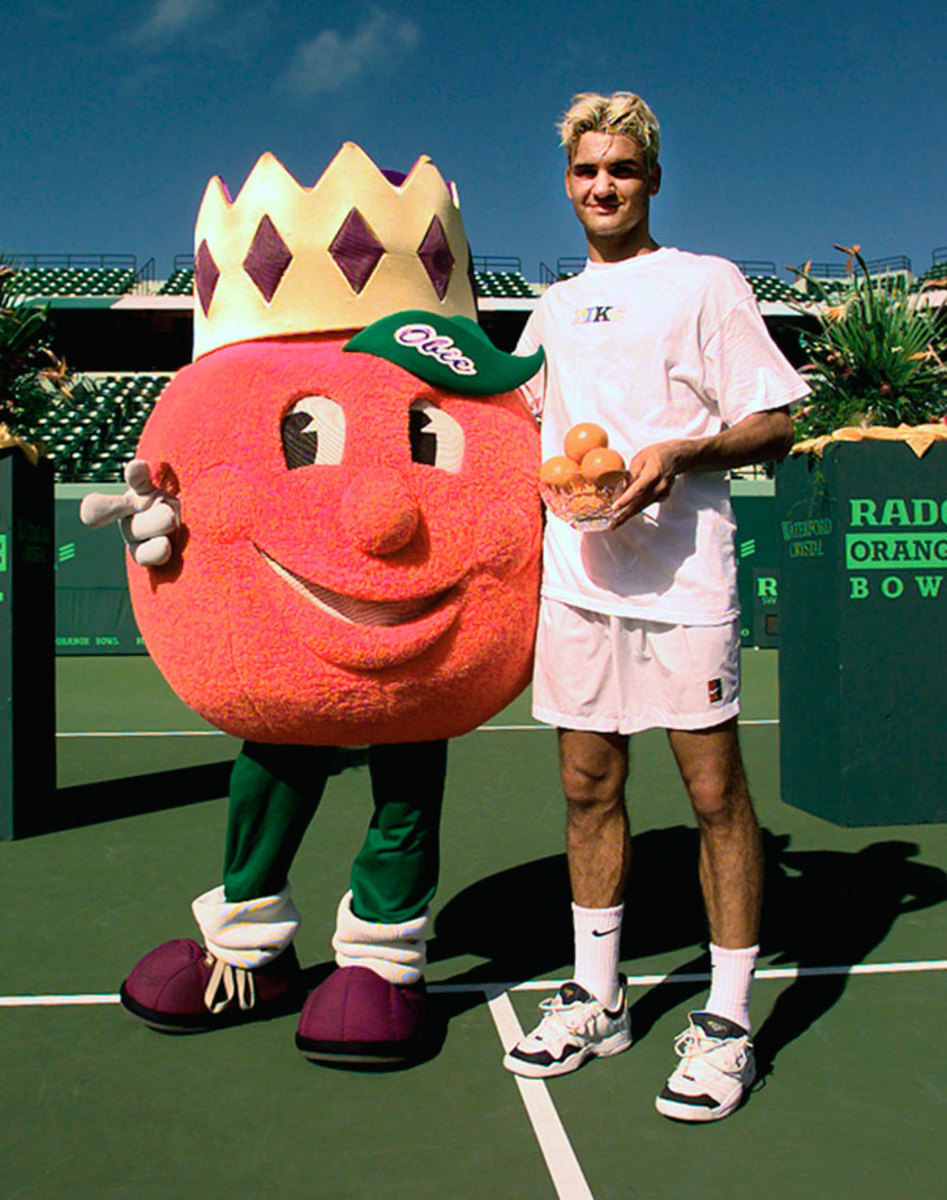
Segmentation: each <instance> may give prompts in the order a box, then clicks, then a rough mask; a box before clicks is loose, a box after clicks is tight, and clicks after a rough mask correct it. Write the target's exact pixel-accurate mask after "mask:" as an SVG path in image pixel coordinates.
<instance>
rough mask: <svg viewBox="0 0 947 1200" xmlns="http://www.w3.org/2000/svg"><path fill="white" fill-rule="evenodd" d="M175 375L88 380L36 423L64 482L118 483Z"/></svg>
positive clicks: (81, 383)
mask: <svg viewBox="0 0 947 1200" xmlns="http://www.w3.org/2000/svg"><path fill="white" fill-rule="evenodd" d="M170 378H171V376H170V375H165V374H161V375H159V374H147V375H145V374H140V375H112V376H100V377H98V378H85V379H83V380H82V381H81V382H80V383H79V384H78V385H77V386H76V387H75V388H74V390H73V395H72V397H71V399H68V400H66V399H63V400H61V401H60V402H59V403H58V404H56V405H55V406H54V407H53V408H51V409H50V410H49V412H47V413H46V415H45V416H44V417H43V418H42V419H41V420H40V421H39V422H38V424H37V427H36V437H37V438H38V439H39V440H40V441H41V442H42V443H43V444H44V445H45V447H46V449H47V451H48V452H49V455H50V458H51V459H52V461H53V466H54V468H55V473H56V479H57V481H58V482H60V483H85V482H94V483H110V482H117V481H120V480H121V478H122V468H123V466H124V465H125V463H126V462H127V461H128V460H129V459H130V458H133V457H134V453H135V447H136V446H137V444H138V439H139V437H140V436H141V430H142V427H143V425H144V423H145V421H146V419H147V417H148V414H149V413H150V412H151V410H152V408H154V405H155V402H156V400H157V399H158V397H159V396H160V395H161V392H162V391H163V390H164V388H165V386H166V385H167V383H168V382H169V380H170Z"/></svg>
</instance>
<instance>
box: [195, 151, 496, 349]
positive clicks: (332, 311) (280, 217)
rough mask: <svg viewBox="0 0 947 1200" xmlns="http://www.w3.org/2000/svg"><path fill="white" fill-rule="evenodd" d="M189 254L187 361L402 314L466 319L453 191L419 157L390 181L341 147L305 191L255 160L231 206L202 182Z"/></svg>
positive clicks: (470, 313) (223, 193)
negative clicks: (191, 297) (191, 296)
mask: <svg viewBox="0 0 947 1200" xmlns="http://www.w3.org/2000/svg"><path fill="white" fill-rule="evenodd" d="M395 179H397V182H396V181H395ZM194 248H195V253H194V293H195V305H194V357H195V358H199V357H200V356H201V355H203V354H208V353H209V352H210V351H211V350H216V349H217V348H218V347H219V346H227V345H231V344H233V343H234V342H243V341H251V340H256V339H258V338H272V337H285V336H287V335H291V334H301V333H315V332H326V331H330V330H336V329H363V328H364V327H365V326H367V325H370V324H372V323H373V322H374V321H377V320H379V319H380V318H382V317H386V316H388V315H389V314H390V313H392V312H398V311H400V310H405V309H423V310H425V311H428V312H435V313H440V314H442V315H443V316H446V317H458V316H464V317H469V318H473V319H476V315H477V311H476V302H475V300H474V293H473V287H472V285H471V281H470V252H469V250H468V247H467V237H466V234H465V233H464V226H463V222H462V220H461V216H460V207H459V202H458V198H457V192H456V189H455V188H454V186H453V184H451V185H450V186H448V185H447V184H446V183H445V182H444V180H443V178H442V177H441V174H440V172H439V171H438V169H437V167H435V166H434V164H433V163H432V162H431V160H430V159H429V158H428V157H427V156H426V155H422V156H421V158H419V159H418V161H417V162H416V163H415V164H414V166H413V167H412V168H411V171H410V172H409V174H408V175H407V176H406V177H404V178H402V177H401V176H397V177H392V176H390V175H388V174H386V173H384V172H382V171H380V170H379V169H378V167H376V166H375V164H374V163H373V162H372V160H371V159H370V158H369V157H368V155H367V154H366V153H365V151H364V150H362V149H361V148H360V147H359V146H356V145H355V143H354V142H346V143H345V144H344V145H343V146H342V149H341V150H340V151H339V152H338V154H337V155H336V156H335V158H334V159H333V160H332V162H331V163H330V164H329V165H328V167H326V169H325V171H324V172H323V173H322V175H321V176H320V178H319V179H318V180H317V181H316V183H315V184H314V185H313V186H312V187H311V188H305V187H302V185H301V184H299V183H298V182H297V180H296V179H294V178H293V176H292V175H291V174H290V172H289V171H287V170H286V168H285V167H284V166H283V164H282V163H281V162H280V161H279V159H277V158H276V157H274V155H272V154H269V153H267V154H264V155H263V156H262V157H261V158H260V159H259V160H258V161H257V163H256V165H255V166H254V168H253V170H252V171H251V172H250V174H249V176H248V177H247V180H246V183H244V185H243V187H242V188H241V189H240V192H239V194H238V195H237V197H236V199H234V200H231V198H230V195H229V194H228V192H227V188H226V186H225V184H224V182H223V180H222V179H221V178H220V177H219V176H215V177H214V178H213V179H212V180H211V181H210V183H208V185H207V190H206V191H205V193H204V199H203V201H202V203H201V208H200V212H199V213H198V215H197V227H196V230H195V234H194Z"/></svg>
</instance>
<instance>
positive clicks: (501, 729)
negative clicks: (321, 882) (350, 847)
mask: <svg viewBox="0 0 947 1200" xmlns="http://www.w3.org/2000/svg"><path fill="white" fill-rule="evenodd" d="M737 724H738V725H778V724H779V719H778V718H777V717H767V718H765V719H761V720H749V719H747V720H745V721H737ZM536 730H541V731H545V732H546V733H549V732H551V730H552V726H551V725H478V726H477V728H476V730H475V732H476V733H530V732H535V731H536ZM228 736H230V735H229V734H226V733H224V731H223V730H222V729H110V730H103V729H92V730H69V731H63V732H59V733H57V734H56V737H58V738H161V737H175V738H183V737H228Z"/></svg>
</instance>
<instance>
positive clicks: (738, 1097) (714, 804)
mask: <svg viewBox="0 0 947 1200" xmlns="http://www.w3.org/2000/svg"><path fill="white" fill-rule="evenodd" d="M668 738H669V740H670V743H671V749H672V750H673V752H674V756H675V758H676V759H677V764H678V766H679V767H680V771H681V777H682V778H683V780H684V785H685V787H686V788H687V793H688V795H689V797H690V801H691V805H692V806H693V809H694V813H695V815H696V817H697V824H698V826H699V828H700V882H701V887H702V889H703V893H704V902H705V905H706V908H707V921H708V924H709V925H710V962H711V984H710V995H709V996H708V998H707V1003H706V1004H705V1005H704V1009H703V1011H699V1012H695V1013H692V1014H691V1017H690V1022H689V1024H688V1028H687V1029H686V1030H685V1032H684V1034H683V1035H682V1036H681V1037H680V1038H678V1040H677V1042H676V1044H675V1045H676V1049H677V1052H678V1054H679V1055H681V1059H680V1062H679V1063H678V1065H677V1066H676V1067H675V1069H674V1071H672V1073H671V1074H670V1076H669V1077H668V1080H667V1082H666V1083H665V1085H664V1087H663V1088H662V1089H661V1091H660V1093H659V1094H658V1096H657V1097H656V1099H655V1107H656V1108H657V1110H658V1112H659V1113H662V1114H663V1115H664V1116H666V1117H671V1118H673V1119H674V1120H677V1121H717V1120H720V1119H721V1118H722V1117H726V1116H728V1115H729V1114H730V1113H731V1112H733V1111H734V1109H736V1108H737V1106H738V1105H739V1104H740V1102H741V1101H742V1099H743V1098H744V1096H745V1095H746V1093H747V1090H748V1089H749V1088H750V1086H751V1085H752V1083H753V1079H754V1077H755V1074H756V1068H755V1066H754V1061H753V1047H752V1044H751V1042H750V1039H749V1036H748V1034H749V1029H750V1014H749V1006H748V1004H749V995H750V984H751V981H752V978H753V968H754V966H755V964H756V955H757V951H758V949H759V947H758V946H757V945H756V941H757V936H758V933H759V913H760V894H761V891H762V879H763V856H762V850H761V846H760V831H759V826H758V825H757V823H756V816H755V815H754V813H753V805H752V803H751V802H750V794H749V789H748V788H747V785H746V777H745V775H744V773H743V762H742V759H741V757H740V748H739V745H738V743H737V730H736V721H735V720H731V721H728V722H727V723H726V724H724V725H718V726H716V727H715V728H713V729H706V730H694V731H682V730H672V731H669V732H668Z"/></svg>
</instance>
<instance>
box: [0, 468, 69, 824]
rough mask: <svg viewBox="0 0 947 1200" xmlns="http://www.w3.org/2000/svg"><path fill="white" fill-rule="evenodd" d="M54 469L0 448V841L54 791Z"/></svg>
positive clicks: (37, 812)
mask: <svg viewBox="0 0 947 1200" xmlns="http://www.w3.org/2000/svg"><path fill="white" fill-rule="evenodd" d="M54 612H55V608H54V583H53V470H52V464H51V463H50V462H49V460H48V459H41V460H40V461H39V463H37V464H36V466H33V465H32V464H31V463H30V462H29V461H28V459H27V458H26V456H25V455H24V454H23V453H22V451H20V450H19V449H16V448H11V449H5V450H0V840H5V839H9V838H12V837H16V836H19V835H21V834H24V833H28V832H29V831H30V829H31V828H34V827H35V825H36V822H37V821H38V820H39V819H41V816H42V813H43V812H44V811H46V810H47V809H48V807H49V806H50V805H51V804H52V803H53V801H54V798H55V791H56V708H55V694H56V674H55V671H56V666H55V657H54V653H53V649H54V647H53V635H54V628H55V618H54Z"/></svg>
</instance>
